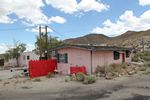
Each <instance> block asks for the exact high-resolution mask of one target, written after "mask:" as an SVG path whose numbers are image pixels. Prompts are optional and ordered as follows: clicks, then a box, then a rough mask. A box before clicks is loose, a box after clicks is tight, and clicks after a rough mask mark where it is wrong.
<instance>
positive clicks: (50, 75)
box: [46, 72, 54, 78]
mask: <svg viewBox="0 0 150 100" xmlns="http://www.w3.org/2000/svg"><path fill="white" fill-rule="evenodd" d="M46 77H47V78H52V77H54V73H51V72H49V73H48V75H47V76H46Z"/></svg>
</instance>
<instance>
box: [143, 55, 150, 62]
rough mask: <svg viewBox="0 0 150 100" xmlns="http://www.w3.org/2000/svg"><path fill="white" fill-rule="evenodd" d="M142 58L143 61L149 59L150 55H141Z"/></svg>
mask: <svg viewBox="0 0 150 100" xmlns="http://www.w3.org/2000/svg"><path fill="white" fill-rule="evenodd" d="M142 59H143V60H145V61H150V55H149V56H142Z"/></svg>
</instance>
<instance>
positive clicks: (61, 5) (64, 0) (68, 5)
mask: <svg viewBox="0 0 150 100" xmlns="http://www.w3.org/2000/svg"><path fill="white" fill-rule="evenodd" d="M46 3H47V4H48V5H51V6H52V7H54V8H56V9H59V10H60V11H63V12H65V13H69V14H71V13H73V12H76V11H77V9H76V7H77V1H76V0H46Z"/></svg>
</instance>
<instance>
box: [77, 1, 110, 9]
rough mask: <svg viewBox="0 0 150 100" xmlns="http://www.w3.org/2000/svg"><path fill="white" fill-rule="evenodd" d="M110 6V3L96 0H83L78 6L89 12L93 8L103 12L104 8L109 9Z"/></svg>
mask: <svg viewBox="0 0 150 100" xmlns="http://www.w3.org/2000/svg"><path fill="white" fill-rule="evenodd" d="M108 8H109V6H108V5H105V4H103V3H99V2H97V1H96V0H82V1H81V2H80V3H79V4H78V7H77V9H78V10H81V11H84V12H88V11H91V10H93V11H97V12H101V11H102V10H107V9H108Z"/></svg>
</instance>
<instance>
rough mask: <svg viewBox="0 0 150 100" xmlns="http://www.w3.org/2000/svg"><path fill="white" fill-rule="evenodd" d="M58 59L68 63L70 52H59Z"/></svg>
mask: <svg viewBox="0 0 150 100" xmlns="http://www.w3.org/2000/svg"><path fill="white" fill-rule="evenodd" d="M57 60H58V62H62V63H68V54H67V53H65V54H57Z"/></svg>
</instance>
